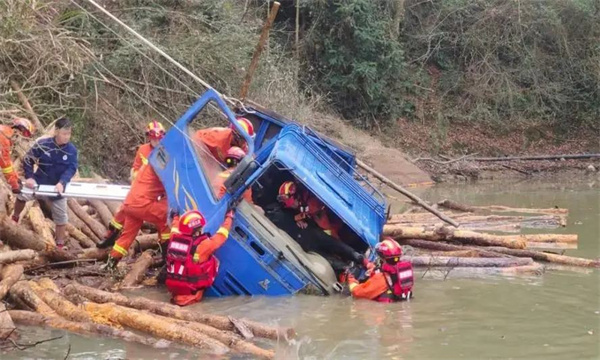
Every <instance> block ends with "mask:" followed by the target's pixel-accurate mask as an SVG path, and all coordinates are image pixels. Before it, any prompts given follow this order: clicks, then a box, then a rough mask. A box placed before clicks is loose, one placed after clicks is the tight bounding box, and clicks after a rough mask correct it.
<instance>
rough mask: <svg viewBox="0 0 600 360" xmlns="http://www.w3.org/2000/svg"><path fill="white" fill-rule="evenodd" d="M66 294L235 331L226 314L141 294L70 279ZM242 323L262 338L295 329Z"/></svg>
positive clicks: (282, 335) (288, 334) (274, 337)
mask: <svg viewBox="0 0 600 360" xmlns="http://www.w3.org/2000/svg"><path fill="white" fill-rule="evenodd" d="M64 292H65V294H78V295H81V296H83V297H85V298H87V299H89V300H91V301H93V302H96V303H110V302H112V303H115V304H118V305H122V306H127V307H131V308H134V309H139V310H147V311H151V312H153V313H155V314H159V315H163V316H168V317H171V318H174V319H179V320H185V321H195V322H199V323H202V324H206V325H210V326H212V327H214V328H217V329H220V330H228V331H233V330H235V326H234V324H233V322H232V321H231V320H229V319H228V318H227V317H225V316H219V315H211V314H202V313H199V312H197V311H190V310H185V309H181V308H179V307H177V306H174V305H171V304H168V303H164V302H160V301H154V300H150V299H147V298H143V297H127V296H124V295H121V294H115V293H110V292H106V291H101V290H98V289H94V288H91V287H88V286H83V285H81V284H78V283H75V282H72V283H70V284H69V285H67V286H66V287H65V288H64ZM238 321H239V322H240V323H243V324H244V325H245V326H246V327H247V328H248V329H250V331H252V334H253V335H254V336H256V337H262V338H266V339H271V340H279V339H291V338H293V337H294V336H295V332H294V330H293V329H291V328H275V327H271V326H266V325H263V324H260V323H257V322H254V321H249V320H238Z"/></svg>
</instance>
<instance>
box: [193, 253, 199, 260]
mask: <svg viewBox="0 0 600 360" xmlns="http://www.w3.org/2000/svg"><path fill="white" fill-rule="evenodd" d="M198 261H200V255H198V253H194V262H198Z"/></svg>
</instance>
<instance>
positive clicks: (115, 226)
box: [110, 219, 123, 230]
mask: <svg viewBox="0 0 600 360" xmlns="http://www.w3.org/2000/svg"><path fill="white" fill-rule="evenodd" d="M110 224H111V225H112V226H113V227H114V228H115V229H117V230H122V229H123V224H121V223H120V222H118V221H117V220H115V219H112V220H110Z"/></svg>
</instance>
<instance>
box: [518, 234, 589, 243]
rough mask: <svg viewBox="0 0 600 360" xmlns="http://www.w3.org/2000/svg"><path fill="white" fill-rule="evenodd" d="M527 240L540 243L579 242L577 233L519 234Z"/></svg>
mask: <svg viewBox="0 0 600 360" xmlns="http://www.w3.org/2000/svg"><path fill="white" fill-rule="evenodd" d="M517 236H518V237H520V238H522V239H523V240H525V241H528V242H529V241H531V242H540V243H565V244H577V238H578V237H577V235H576V234H521V235H517Z"/></svg>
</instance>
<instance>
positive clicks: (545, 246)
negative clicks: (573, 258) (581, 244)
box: [527, 241, 577, 250]
mask: <svg viewBox="0 0 600 360" xmlns="http://www.w3.org/2000/svg"><path fill="white" fill-rule="evenodd" d="M527 249H531V250H574V249H577V244H573V243H562V242H535V241H528V242H527Z"/></svg>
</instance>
